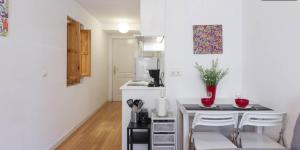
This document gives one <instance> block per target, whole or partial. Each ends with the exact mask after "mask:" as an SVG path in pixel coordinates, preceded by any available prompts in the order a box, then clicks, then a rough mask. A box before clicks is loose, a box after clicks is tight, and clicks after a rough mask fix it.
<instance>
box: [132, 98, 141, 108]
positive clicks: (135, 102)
mask: <svg viewBox="0 0 300 150" xmlns="http://www.w3.org/2000/svg"><path fill="white" fill-rule="evenodd" d="M140 101H141V100H139V99H136V100H134V102H133V104H134V105H135V106H136V107H138V106H139V102H140Z"/></svg>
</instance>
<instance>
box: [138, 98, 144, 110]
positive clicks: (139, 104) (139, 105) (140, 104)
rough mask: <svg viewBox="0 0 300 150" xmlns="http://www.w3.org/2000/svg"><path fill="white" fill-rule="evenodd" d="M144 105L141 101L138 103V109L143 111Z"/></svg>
mask: <svg viewBox="0 0 300 150" xmlns="http://www.w3.org/2000/svg"><path fill="white" fill-rule="evenodd" d="M143 105H144V103H143V101H142V100H140V101H139V103H138V109H139V110H141V108H142V107H143Z"/></svg>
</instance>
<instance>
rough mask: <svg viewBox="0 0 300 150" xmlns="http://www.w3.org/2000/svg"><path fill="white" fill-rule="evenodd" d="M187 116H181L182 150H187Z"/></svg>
mask: <svg viewBox="0 0 300 150" xmlns="http://www.w3.org/2000/svg"><path fill="white" fill-rule="evenodd" d="M189 124H190V122H189V115H188V114H183V126H182V129H183V150H189V131H190V125H189Z"/></svg>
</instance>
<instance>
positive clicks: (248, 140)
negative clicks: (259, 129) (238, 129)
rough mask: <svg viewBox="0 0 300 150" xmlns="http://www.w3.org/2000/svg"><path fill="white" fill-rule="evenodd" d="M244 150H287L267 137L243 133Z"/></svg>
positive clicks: (241, 134)
mask: <svg viewBox="0 0 300 150" xmlns="http://www.w3.org/2000/svg"><path fill="white" fill-rule="evenodd" d="M240 136H241V140H242V147H243V148H261V149H263V148H268V149H285V147H284V146H282V145H280V144H279V143H277V142H276V141H274V140H272V139H271V138H269V137H268V136H266V135H262V134H257V133H251V132H242V133H240Z"/></svg>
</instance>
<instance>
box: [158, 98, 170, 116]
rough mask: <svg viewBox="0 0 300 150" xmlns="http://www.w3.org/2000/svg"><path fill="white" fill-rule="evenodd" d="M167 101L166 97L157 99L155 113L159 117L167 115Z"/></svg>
mask: <svg viewBox="0 0 300 150" xmlns="http://www.w3.org/2000/svg"><path fill="white" fill-rule="evenodd" d="M167 105H168V101H167V98H166V97H161V98H159V99H158V108H157V115H158V116H160V117H165V116H167V115H168V110H167V109H168V108H167V107H168V106H167Z"/></svg>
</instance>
